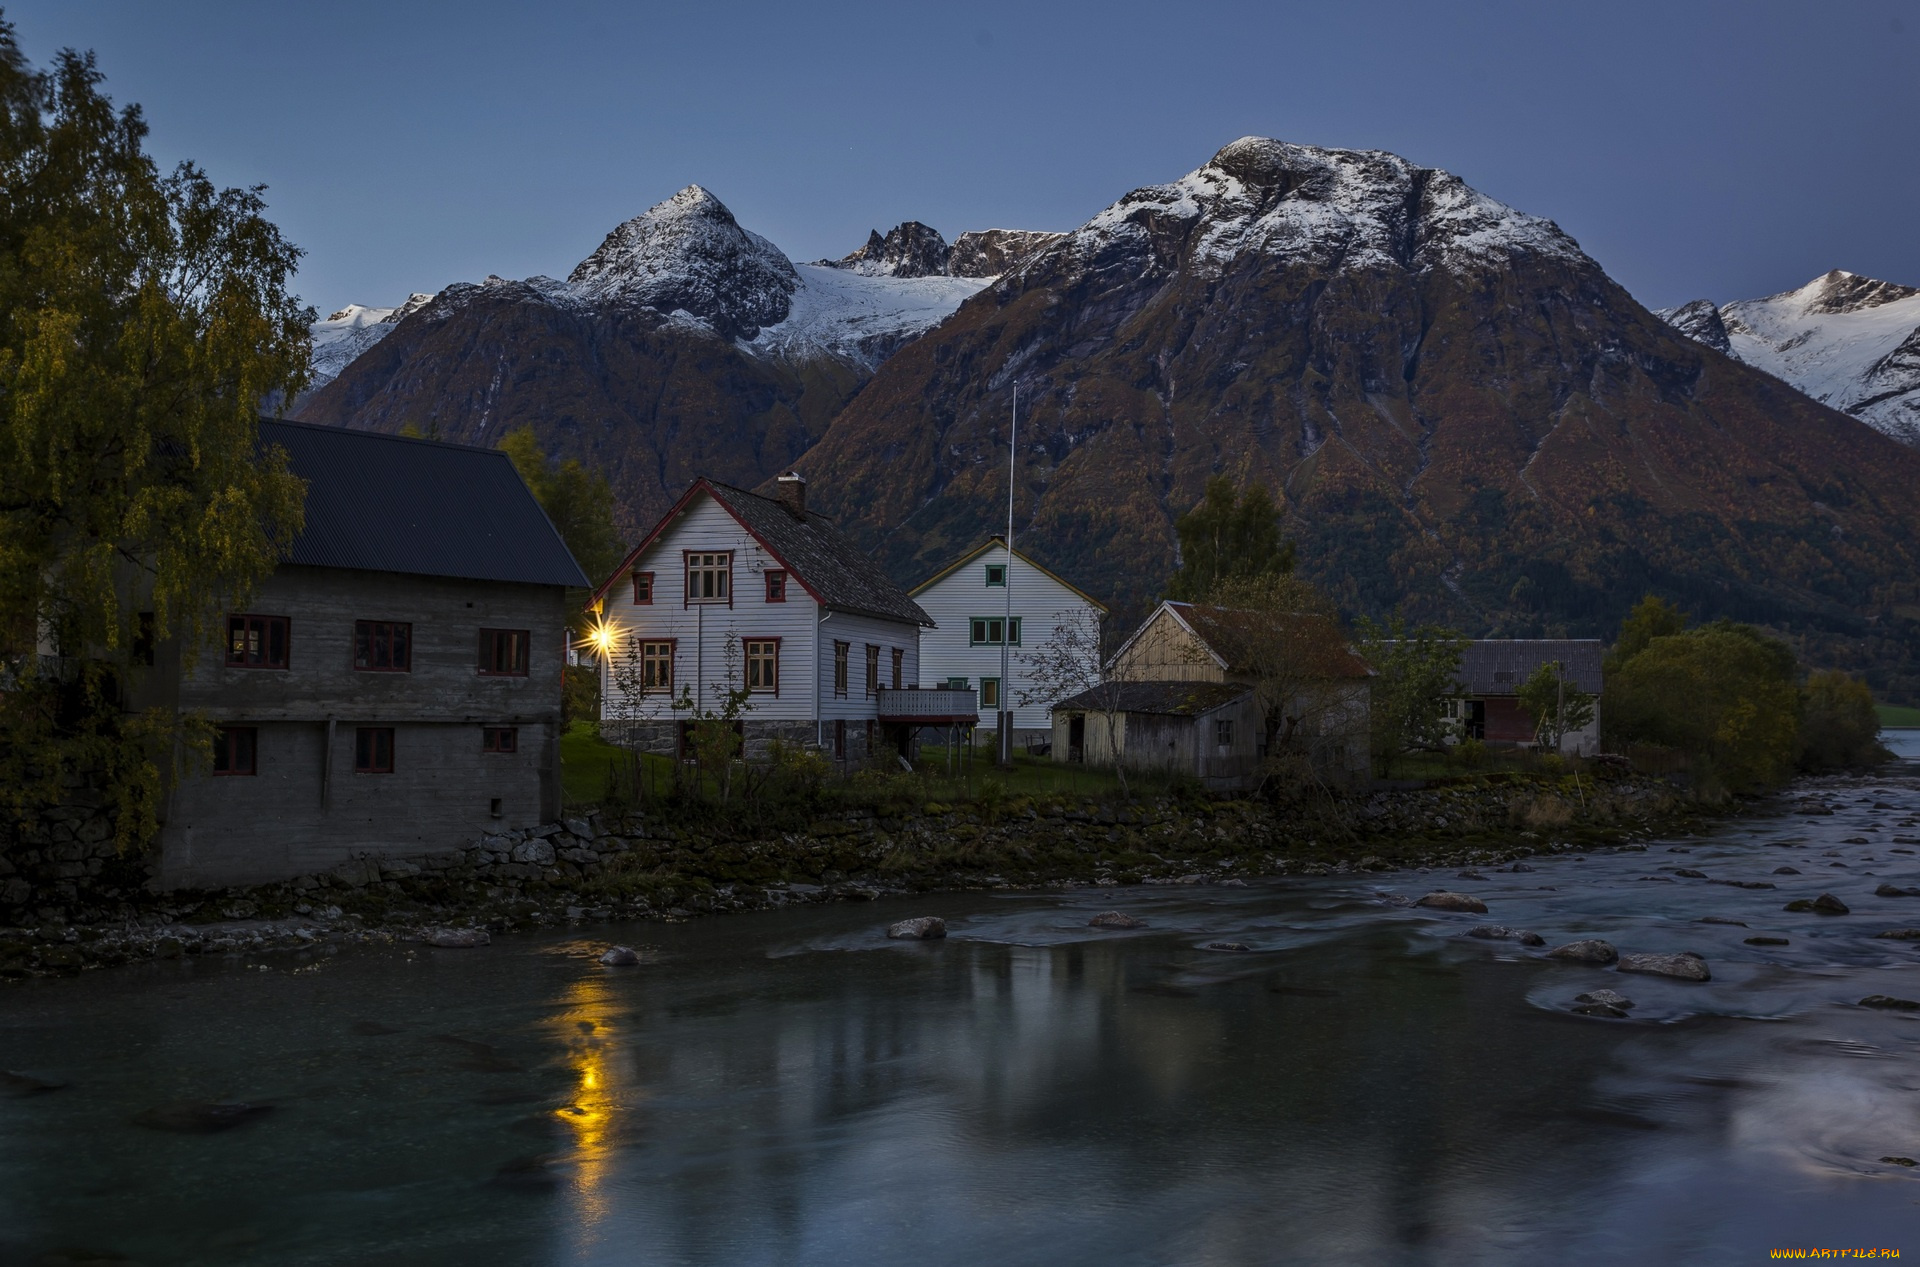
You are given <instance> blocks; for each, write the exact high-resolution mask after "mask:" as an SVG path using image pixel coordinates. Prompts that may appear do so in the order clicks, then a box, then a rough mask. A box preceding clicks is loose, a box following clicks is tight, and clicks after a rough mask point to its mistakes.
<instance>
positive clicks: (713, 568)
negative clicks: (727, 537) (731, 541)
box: [686, 550, 733, 607]
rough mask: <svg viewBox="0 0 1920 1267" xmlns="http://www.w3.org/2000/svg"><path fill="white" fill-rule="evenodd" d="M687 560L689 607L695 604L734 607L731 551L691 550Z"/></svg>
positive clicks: (687, 600)
mask: <svg viewBox="0 0 1920 1267" xmlns="http://www.w3.org/2000/svg"><path fill="white" fill-rule="evenodd" d="M686 560H687V598H686V602H687V605H688V606H692V605H693V604H695V603H725V604H726V605H727V606H729V607H731V606H733V552H732V551H731V550H689V551H687V552H686Z"/></svg>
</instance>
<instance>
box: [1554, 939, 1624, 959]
mask: <svg viewBox="0 0 1920 1267" xmlns="http://www.w3.org/2000/svg"><path fill="white" fill-rule="evenodd" d="M1619 957H1620V952H1619V951H1617V950H1615V949H1614V948H1613V943H1612V942H1610V941H1601V940H1600V939H1599V938H1597V937H1590V938H1588V939H1587V940H1585V941H1570V942H1568V943H1567V944H1566V945H1564V946H1555V947H1554V948H1553V949H1552V950H1549V951H1548V952H1547V958H1549V959H1565V960H1568V961H1570V962H1572V963H1593V964H1606V963H1612V962H1613V961H1614V960H1616V959H1618V958H1619Z"/></svg>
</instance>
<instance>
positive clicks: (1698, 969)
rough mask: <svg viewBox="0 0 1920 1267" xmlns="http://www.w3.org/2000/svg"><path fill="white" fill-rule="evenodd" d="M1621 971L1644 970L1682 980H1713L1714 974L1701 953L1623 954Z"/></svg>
mask: <svg viewBox="0 0 1920 1267" xmlns="http://www.w3.org/2000/svg"><path fill="white" fill-rule="evenodd" d="M1620 971H1622V972H1643V973H1647V974H1648V975H1650V976H1656V977H1673V978H1675V979H1677V980H1680V981H1711V980H1712V979H1713V974H1712V973H1711V972H1708V971H1707V961H1706V960H1704V959H1702V958H1701V957H1700V956H1699V955H1689V954H1685V953H1682V954H1678V955H1622V956H1620Z"/></svg>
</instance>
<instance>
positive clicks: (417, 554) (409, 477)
mask: <svg viewBox="0 0 1920 1267" xmlns="http://www.w3.org/2000/svg"><path fill="white" fill-rule="evenodd" d="M260 440H261V443H262V444H277V445H279V446H280V447H281V448H283V449H285V450H286V451H287V459H288V465H289V466H290V467H291V468H292V470H293V473H294V474H295V475H298V476H299V477H300V478H301V479H303V480H305V481H306V482H307V519H306V527H305V528H303V529H302V530H301V532H300V535H299V537H298V538H296V539H295V540H294V543H293V548H292V550H291V551H290V552H289V558H288V561H289V562H292V563H300V564H305V565H307V566H309V567H325V568H364V569H366V570H367V571H370V572H404V573H410V574H413V575H418V576H455V577H461V578H464V579H467V580H475V581H520V582H524V583H527V584H531V585H571V586H579V587H585V586H586V585H588V584H589V582H588V580H587V578H586V574H585V573H583V572H581V570H580V565H579V564H578V563H576V562H574V559H573V555H572V554H571V553H569V552H568V550H567V547H566V543H565V542H563V541H562V540H561V539H560V534H559V533H558V532H557V531H555V530H554V526H553V524H552V522H551V521H550V520H548V518H547V515H546V512H545V511H543V510H541V509H540V503H539V502H537V501H535V500H534V496H533V493H532V492H531V491H530V490H529V489H528V488H527V486H526V483H525V482H524V481H523V480H522V479H521V478H520V474H519V472H517V471H515V470H514V469H513V462H512V461H511V460H510V459H509V458H508V457H507V455H506V454H505V453H502V452H500V451H499V450H497V449H479V448H474V447H472V446H471V445H465V444H445V443H442V442H440V441H438V440H413V439H408V438H407V437H404V436H390V435H383V434H381V433H379V432H376V431H353V430H349V429H347V428H345V427H324V426H317V425H315V424H313V423H307V422H287V421H285V420H282V419H277V418H276V419H262V420H261V422H260Z"/></svg>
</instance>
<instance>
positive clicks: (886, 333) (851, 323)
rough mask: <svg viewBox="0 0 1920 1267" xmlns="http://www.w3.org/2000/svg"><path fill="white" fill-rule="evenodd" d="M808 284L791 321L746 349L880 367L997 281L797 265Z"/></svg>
mask: <svg viewBox="0 0 1920 1267" xmlns="http://www.w3.org/2000/svg"><path fill="white" fill-rule="evenodd" d="M795 268H796V271H797V272H798V274H799V278H800V285H799V286H798V287H797V288H796V289H795V291H794V293H793V301H792V307H791V310H790V312H789V314H788V316H787V319H786V320H785V321H783V322H780V323H779V324H778V325H772V326H768V327H767V328H765V329H763V330H761V331H760V333H759V335H758V336H757V337H756V338H754V339H753V340H752V341H751V342H749V343H747V344H746V345H745V346H747V347H749V348H751V349H753V350H754V351H757V352H761V353H767V354H778V355H781V356H787V357H792V358H795V359H803V358H806V357H808V356H813V355H817V354H819V353H822V352H825V353H828V354H832V355H838V356H845V357H850V358H852V359H854V360H857V361H859V362H860V363H861V364H863V365H866V366H868V367H869V368H873V367H877V366H878V365H879V364H880V362H881V361H884V360H885V359H886V358H887V357H888V356H890V355H892V354H893V352H894V351H896V350H897V349H898V348H899V347H900V346H901V345H902V344H905V343H907V342H909V341H911V340H912V339H914V338H916V337H917V336H919V335H921V334H924V333H926V332H927V331H928V330H931V329H932V328H933V327H934V326H937V325H939V324H940V323H941V322H942V321H945V320H946V319H947V318H948V317H950V316H952V315H953V312H954V310H955V309H957V308H958V307H959V306H960V305H961V304H963V303H965V302H966V301H967V300H968V299H970V298H972V297H973V296H974V295H976V294H978V293H979V292H980V291H982V290H984V289H986V287H987V284H988V282H989V281H991V280H992V279H991V278H977V277H940V276H932V277H894V276H889V275H885V274H871V273H863V272H856V271H854V270H852V269H846V268H840V267H836V266H835V265H830V264H800V265H796V266H795Z"/></svg>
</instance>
